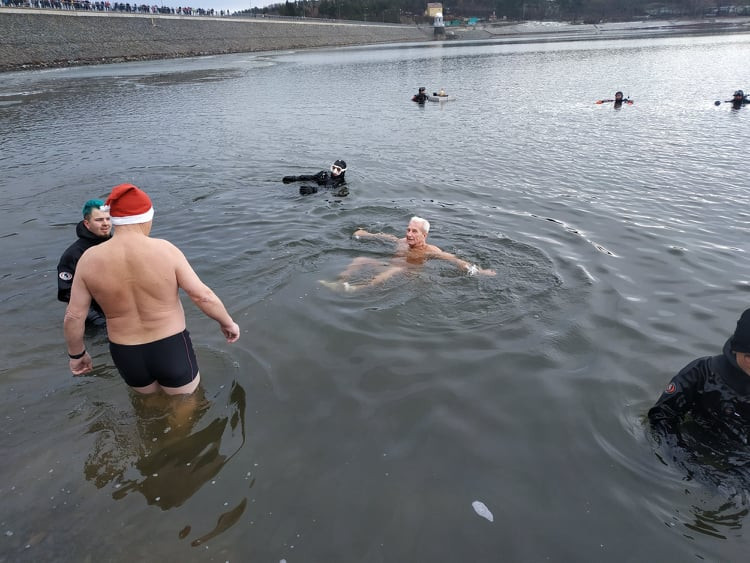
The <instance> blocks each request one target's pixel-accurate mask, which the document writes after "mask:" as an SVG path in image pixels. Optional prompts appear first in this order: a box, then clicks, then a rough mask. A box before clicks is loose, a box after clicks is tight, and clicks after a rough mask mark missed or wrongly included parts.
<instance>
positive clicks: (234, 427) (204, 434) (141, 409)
mask: <svg viewBox="0 0 750 563" xmlns="http://www.w3.org/2000/svg"><path fill="white" fill-rule="evenodd" d="M130 397H131V402H132V405H133V412H132V413H120V412H116V411H113V409H111V408H109V406H108V405H101V406H100V413H99V415H98V416H97V418H96V420H94V421H93V422H92V423H91V425H90V426H89V429H88V433H90V434H94V435H95V436H96V440H95V442H94V447H93V449H92V451H91V454H90V455H89V457H88V459H87V460H86V463H85V465H84V474H85V476H86V479H87V480H89V481H92V482H93V483H94V484H95V485H96V486H97V488H102V487H104V486H106V485H108V484H110V483H113V484H114V492H113V493H112V498H114V499H123V498H124V497H125V496H127V495H128V494H130V493H133V492H138V493H140V494H142V495H143V496H144V498H145V499H146V502H147V503H148V504H153V505H156V506H158V507H160V508H161V509H162V510H169V509H171V508H174V507H177V506H180V505H182V504H183V503H185V502H187V501H188V500H189V499H190V498H191V497H192V496H193V495H194V494H195V493H196V492H197V491H198V490H199V489H200V488H201V487H202V486H203V485H205V484H206V483H207V482H208V481H210V480H211V479H213V478H214V477H216V475H218V473H219V472H220V471H221V469H222V467H224V465H225V464H226V463H227V462H228V461H229V460H230V459H232V457H234V456H235V455H236V454H237V453H238V452H239V451H240V449H241V448H242V446H243V445H244V443H245V390H244V389H243V388H242V386H241V385H240V384H239V383H237V382H233V384H232V387H231V390H230V393H229V398H228V402H227V405H226V409H221V410H222V411H224V410H228V413H227V414H224V413H222V415H221V416H218V417H216V418H214V419H213V420H210V421H206V420H204V418H205V417H207V416H208V415H209V414H210V413H212V412H214V411H215V410H217V409H216V405H214V404H213V403H212V401H209V400H207V399H206V397H205V393H204V390H203V387H202V386H201V387H199V389H198V390H197V391H196V392H195V393H193V394H192V395H189V396H168V395H162V394H159V395H140V394H138V393H134V392H130ZM136 474H138V475H136ZM245 505H246V499H243V500H242V501H241V502H240V504H239V506H238V507H237V508H235V509H233V510H231V511H229V513H227V514H222V515H221V516H220V517H219V524H218V525H217V529H216V530H214V531H213V532H212V533H211V534H209V535H210V536H211V537H213V536H215V535H217V534H218V533H219V532H220V531H223V530H225V529H227V528H228V527H229V526H230V525H231V524H232V523H234V522H236V520H237V518H238V517H239V515H240V514H241V513H242V511H243V510H244V507H245ZM240 508H241V509H240ZM238 509H239V510H238ZM196 541H197V540H196ZM198 543H200V541H199V542H198Z"/></svg>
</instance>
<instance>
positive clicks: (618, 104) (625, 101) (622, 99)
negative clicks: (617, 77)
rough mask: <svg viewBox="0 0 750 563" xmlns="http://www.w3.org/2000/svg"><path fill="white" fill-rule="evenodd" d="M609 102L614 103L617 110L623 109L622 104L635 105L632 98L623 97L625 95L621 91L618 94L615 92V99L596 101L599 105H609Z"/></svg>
mask: <svg viewBox="0 0 750 563" xmlns="http://www.w3.org/2000/svg"><path fill="white" fill-rule="evenodd" d="M609 102H614V107H615V108H621V107H622V104H628V105H632V104H633V100H631V99H630V98H625V97H623V93H622V92H620V91H619V90H618V91H617V92H615V97H614V99H609V100H597V101H596V103H597V104H607V103H609Z"/></svg>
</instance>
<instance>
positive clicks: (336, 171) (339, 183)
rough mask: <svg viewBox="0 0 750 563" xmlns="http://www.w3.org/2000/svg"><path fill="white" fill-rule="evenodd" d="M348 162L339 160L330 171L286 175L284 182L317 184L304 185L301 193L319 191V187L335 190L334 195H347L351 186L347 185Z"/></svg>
mask: <svg viewBox="0 0 750 563" xmlns="http://www.w3.org/2000/svg"><path fill="white" fill-rule="evenodd" d="M345 175H346V162H344V161H343V160H337V161H336V162H334V163H333V164H331V169H330V171H328V170H321V171H320V172H318V173H317V174H309V175H308V174H305V175H302V176H284V177H283V178H282V180H281V181H282V182H284V183H285V184H291V183H292V182H315V183H316V184H317V186H310V185H302V186H300V188H299V193H300V194H301V195H310V194H314V193H317V191H318V189H319V187H322V188H327V189H329V190H334V192H333V195H335V196H338V197H345V196H347V195H348V194H349V188H347V187H346V178H345Z"/></svg>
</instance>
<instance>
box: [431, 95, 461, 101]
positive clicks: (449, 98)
mask: <svg viewBox="0 0 750 563" xmlns="http://www.w3.org/2000/svg"><path fill="white" fill-rule="evenodd" d="M455 99H456V98H455V96H448V95H445V96H436V95H435V94H432V95H429V94H428V95H427V100H428V101H430V102H452V101H453V100H455Z"/></svg>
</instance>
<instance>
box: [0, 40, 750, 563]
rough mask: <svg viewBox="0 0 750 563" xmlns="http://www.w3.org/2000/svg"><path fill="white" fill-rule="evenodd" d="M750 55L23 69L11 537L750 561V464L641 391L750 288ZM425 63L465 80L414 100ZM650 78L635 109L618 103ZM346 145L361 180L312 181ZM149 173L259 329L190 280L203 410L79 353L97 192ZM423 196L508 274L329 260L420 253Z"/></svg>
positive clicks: (465, 54) (465, 249) (137, 548)
mask: <svg viewBox="0 0 750 563" xmlns="http://www.w3.org/2000/svg"><path fill="white" fill-rule="evenodd" d="M749 55H750V35H734V36H732V37H705V38H669V39H663V40H632V41H631V40H628V41H600V42H590V41H577V42H571V43H555V44H554V45H553V44H545V43H535V44H532V43H528V42H527V43H525V44H522V45H521V44H516V45H500V44H480V43H473V44H471V45H460V44H451V45H450V46H448V45H439V44H435V43H434V42H433V43H430V44H426V45H423V46H420V45H410V46H401V47H399V48H387V49H380V48H369V49H342V50H331V51H327V50H316V51H310V52H286V53H271V54H264V55H263V56H262V57H260V56H257V57H256V56H253V55H247V54H245V55H230V56H226V57H213V58H197V59H184V60H179V61H158V62H147V63H128V64H122V65H103V66H101V67H86V68H81V69H56V70H54V71H49V72H48V71H39V72H33V73H10V74H8V75H4V76H3V79H4V80H3V82H2V83H0V125H2V127H3V135H4V136H3V140H2V150H0V165H2V170H3V174H2V177H1V178H0V211H2V212H3V223H2V224H0V229H2V231H1V232H0V250H1V251H2V255H3V257H4V260H3V264H4V267H5V270H4V271H3V272H2V274H0V278H1V279H2V280H3V293H2V296H0V308H1V309H2V310H1V311H0V313H2V318H3V319H4V320H5V321H6V323H7V324H8V326H11V327H16V328H17V329H14V330H8V331H6V334H5V340H4V345H5V347H6V350H7V353H6V354H5V356H4V359H5V360H6V361H5V363H4V364H3V366H2V368H0V370H1V371H0V404H2V410H3V413H4V414H5V413H7V414H5V418H4V427H3V430H4V434H3V439H4V442H3V444H2V445H3V446H6V444H7V449H8V453H9V455H8V458H9V459H11V460H12V462H11V463H7V464H4V465H3V466H2V467H0V474H1V475H2V478H1V479H0V503H2V506H3V510H4V513H6V514H8V517H7V518H5V519H4V523H5V525H6V526H7V531H8V532H12V534H13V535H6V536H5V537H4V541H5V542H6V544H5V545H6V546H7V549H6V551H7V552H8V553H10V554H11V557H12V558H14V560H23V558H24V557H27V559H28V560H34V559H35V560H48V559H54V554H56V553H61V552H62V550H61V547H60V546H63V545H64V546H65V549H66V550H67V549H68V546H73V547H74V548H75V549H76V550H77V551H75V555H74V556H72V557H75V556H77V555H78V554H79V553H80V554H81V557H80V558H79V559H78V560H86V559H88V560H92V561H94V560H96V561H98V560H107V559H112V558H115V557H116V555H113V553H118V552H119V551H118V550H122V551H124V550H128V553H132V558H133V559H139V560H153V559H161V560H194V559H195V558H196V554H197V553H198V552H199V551H200V552H201V553H203V552H204V550H206V553H208V554H209V555H208V558H209V559H214V560H217V561H227V560H230V561H245V560H258V561H279V560H281V559H285V558H286V559H288V560H289V561H295V560H306V561H342V560H346V561H362V562H366V563H369V562H372V563H380V562H382V561H407V560H408V561H414V560H419V561H463V560H477V561H492V560H496V559H497V558H498V554H502V556H503V557H504V558H506V559H508V560H510V561H560V562H565V563H567V562H568V561H571V562H572V561H575V562H578V561H585V562H588V561H592V562H593V561H619V560H623V559H624V558H627V560H629V561H689V560H693V559H696V558H697V559H704V560H709V561H742V560H744V559H745V558H746V553H747V551H748V548H750V545H748V544H750V539H746V536H747V522H748V515H747V514H746V513H745V512H744V510H745V508H747V499H746V498H744V497H743V495H744V494H745V493H744V492H743V491H744V490H746V489H747V479H746V478H745V473H744V471H745V469H744V462H745V460H744V457H742V456H739V457H738V458H737V459H732V458H731V456H730V457H729V458H721V457H720V456H719V457H716V456H714V453H713V452H711V451H710V450H706V451H703V452H702V453H700V452H701V451H700V450H698V453H695V454H694V455H693V457H690V456H687V457H683V458H679V455H680V454H678V453H676V452H671V453H670V452H665V451H662V450H656V451H657V453H658V454H659V455H662V456H663V457H662V459H663V461H664V462H665V463H661V462H660V461H659V459H658V458H657V457H656V456H655V455H654V451H655V449H656V448H655V447H654V446H653V444H651V443H650V442H649V440H648V435H647V432H646V431H645V430H644V426H643V424H642V423H641V422H640V417H641V416H642V415H643V414H645V412H646V411H647V409H648V408H649V407H650V406H651V405H652V404H653V402H654V401H655V400H656V398H657V397H658V395H659V392H660V390H661V388H662V385H663V382H664V381H665V380H666V379H668V378H669V377H670V376H671V375H672V374H673V373H674V372H675V371H676V370H677V369H679V368H680V367H681V366H683V365H684V364H685V362H686V361H687V360H688V359H691V358H694V357H697V356H700V355H702V354H704V353H705V354H709V353H713V352H714V350H713V347H712V343H714V342H716V341H717V338H719V337H720V336H722V335H723V331H724V330H725V328H726V326H728V323H730V322H734V321H735V320H736V316H737V313H738V311H740V310H742V309H744V308H745V307H746V306H747V300H748V292H749V290H750V283H749V282H748V270H747V260H746V259H745V258H746V256H745V255H746V251H747V241H748V225H749V224H750V214H749V213H748V212H747V211H746V210H747V209H748V203H750V196H749V195H748V190H747V189H746V186H745V183H746V178H747V177H748V176H750V159H747V158H744V156H743V155H742V153H741V151H740V152H738V151H737V150H735V149H734V148H733V147H736V146H742V142H743V140H744V139H746V138H747V136H748V133H747V123H746V121H747V120H748V119H750V111H747V110H746V109H742V110H739V111H732V110H731V108H730V107H728V106H726V105H725V104H722V105H721V106H720V107H716V106H714V105H713V101H714V100H716V99H717V98H723V96H724V95H726V93H727V92H731V91H734V90H735V89H737V88H741V87H744V89H746V90H747V89H748V87H747V85H743V84H742V83H741V82H742V81H743V80H746V79H747V72H746V69H747V59H748V56H749ZM717 61H721V64H716V63H717ZM613 69H616V72H613ZM614 82H616V84H615V83H614ZM422 84H424V85H425V86H427V87H428V88H430V89H433V88H434V89H437V88H440V87H441V86H444V87H446V89H447V90H448V91H450V92H451V93H455V95H456V100H455V101H453V102H451V103H450V104H443V105H442V106H439V105H438V104H430V105H428V106H427V107H422V108H419V107H415V106H416V105H415V104H413V103H412V102H411V101H410V99H409V98H410V97H411V95H412V94H413V92H414V88H415V87H416V86H418V85H422ZM617 89H623V90H625V91H627V93H628V94H629V95H632V96H633V97H634V98H635V99H636V103H635V104H634V105H632V106H628V107H627V108H625V107H623V108H622V109H621V111H611V110H610V109H609V108H607V107H602V106H601V105H597V104H595V103H594V101H595V100H596V99H599V98H602V97H603V96H609V95H611V94H610V93H611V92H613V91H615V90H617ZM675 92H679V95H672V94H673V93H675ZM728 140H731V142H729V143H728ZM335 158H344V159H345V160H346V161H347V163H348V165H349V171H348V172H347V180H348V182H349V184H350V194H349V196H348V197H347V198H345V201H338V202H334V201H332V199H331V198H327V197H325V194H317V195H316V196H311V197H304V198H303V197H301V196H299V194H298V193H297V192H296V191H294V190H288V189H286V188H285V186H284V185H283V184H282V182H281V178H282V176H283V175H285V174H290V173H295V171H306V170H310V169H318V167H319V166H320V163H321V162H330V161H331V160H332V159H335ZM123 181H130V182H133V183H135V184H136V185H139V186H141V187H143V188H144V189H146V191H148V192H149V194H150V195H152V199H153V201H154V207H155V209H156V213H157V215H156V220H155V223H154V232H153V235H154V236H157V237H164V238H168V239H169V240H171V241H172V242H174V243H175V244H177V246H178V247H179V248H180V249H181V250H183V252H184V253H185V255H186V256H187V257H188V258H189V260H190V262H191V263H192V264H193V266H194V267H195V269H196V272H198V274H199V275H200V276H201V278H202V279H204V281H206V282H207V283H208V284H209V285H210V286H211V287H212V288H214V289H215V290H216V292H217V294H219V295H220V296H221V298H222V300H224V302H225V303H226V304H227V307H228V309H229V310H230V311H231V312H232V314H233V316H236V320H237V322H238V323H239V324H240V326H241V328H242V330H243V335H244V336H243V338H242V339H240V341H239V342H238V343H236V344H235V345H233V346H231V347H228V346H226V344H225V342H224V341H223V340H222V338H221V335H220V333H219V331H217V330H216V327H215V325H214V323H212V322H211V321H207V320H206V319H205V317H203V316H202V315H201V314H200V313H199V312H198V311H197V310H196V309H195V307H193V306H192V304H190V303H189V302H187V300H186V303H185V305H186V307H185V309H186V312H187V315H188V325H189V326H190V328H191V334H195V341H196V342H200V343H202V344H203V347H199V349H198V350H197V352H198V354H199V355H200V358H199V359H200V362H201V366H202V368H205V374H204V373H203V369H202V375H205V378H204V385H205V388H206V390H207V391H206V393H207V395H208V397H209V398H208V400H204V399H201V401H198V403H197V404H196V405H194V406H192V407H191V408H190V409H186V411H187V412H189V413H190V414H188V415H187V416H185V411H180V410H179V409H176V410H160V409H159V405H156V404H148V403H147V402H143V403H138V404H136V403H133V404H130V403H129V402H126V403H125V404H124V405H119V404H115V405H113V403H114V402H115V401H116V400H117V399H115V397H118V396H119V397H121V398H122V400H125V391H124V389H122V382H121V381H120V380H119V378H118V377H117V376H116V370H115V369H114V368H113V367H112V366H111V363H110V360H109V355H108V350H107V348H106V342H105V341H104V339H100V338H96V337H93V338H92V337H88V338H87V346H89V347H90V349H91V350H92V353H93V354H95V355H96V358H95V359H96V363H97V365H98V366H100V368H98V371H97V372H96V373H95V374H92V375H91V377H87V378H71V377H70V375H69V374H68V373H67V371H66V366H67V362H66V359H65V355H64V353H61V342H62V338H61V334H60V321H61V317H62V307H61V306H60V304H59V303H57V302H55V298H54V288H55V284H54V279H55V275H56V274H55V272H56V270H55V266H56V263H57V260H58V259H59V256H60V253H61V252H62V251H63V250H64V248H65V246H67V245H68V244H69V243H70V242H71V241H70V240H69V239H70V238H71V237H72V233H73V228H74V226H75V217H76V216H77V215H78V214H79V213H80V203H76V202H82V201H85V200H86V199H89V198H90V197H92V196H103V195H106V192H107V191H108V189H109V188H111V186H113V185H116V184H118V183H120V182H123ZM318 196H320V197H318ZM415 214H416V215H420V216H423V217H425V218H427V219H429V220H430V221H431V223H432V225H433V229H432V230H431V234H430V241H431V242H432V243H434V244H436V245H437V246H439V247H440V248H443V249H444V250H446V251H448V252H451V253H453V254H456V255H457V256H460V257H461V258H463V259H466V260H469V261H471V262H473V263H478V264H480V265H482V266H483V267H485V268H492V269H494V270H496V271H497V272H498V275H497V276H496V277H493V278H479V277H469V276H465V275H462V274H461V273H460V272H457V271H456V270H455V268H452V267H449V265H446V264H441V263H438V262H435V261H433V262H431V263H428V264H426V265H425V267H424V268H423V269H421V270H420V271H419V272H418V274H417V275H415V276H408V277H407V276H404V277H403V278H401V279H394V280H393V282H392V283H391V284H387V285H386V286H385V287H383V288H382V290H377V291H363V292H361V293H357V292H355V293H354V294H351V295H349V294H347V295H341V294H337V293H334V292H331V291H327V290H325V288H322V287H320V286H319V284H318V283H317V280H319V279H333V278H334V277H335V276H336V275H337V274H338V273H339V272H340V271H341V270H342V269H343V268H345V267H346V265H347V264H348V263H349V262H350V261H351V260H352V259H353V258H354V257H356V256H361V255H369V256H372V257H377V258H382V257H388V256H390V251H391V249H390V248H382V247H379V246H377V245H367V244H363V243H361V242H359V241H356V240H353V239H352V237H351V233H352V232H353V231H354V230H355V229H357V228H358V227H360V226H361V227H364V228H367V229H368V230H370V231H385V232H396V233H397V234H399V235H400V234H401V232H400V228H399V225H405V223H406V222H407V221H408V219H409V218H410V217H411V216H412V215H415ZM390 229H395V231H391V230H390ZM29 327H32V328H33V331H30V330H27V329H28V328H29ZM211 350H217V351H220V353H219V354H218V355H219V356H221V357H220V358H217V361H215V362H213V364H214V366H213V368H212V367H211V363H212V362H211V361H210V359H209V358H208V357H207V356H209V355H210V354H211ZM225 357H226V358H227V359H228V360H229V361H228V362H226V361H224V359H225ZM229 365H232V366H235V367H233V368H230V367H229ZM232 381H241V382H242V387H240V386H239V385H238V384H235V385H231V382H232ZM230 386H231V388H232V390H231V395H232V396H233V398H231V397H230V398H228V397H227V396H226V395H225V394H224V393H229V392H230ZM217 388H221V389H224V390H225V391H220V392H219V395H217V396H212V391H211V390H215V389H217ZM245 390H247V396H245ZM218 397H220V398H218ZM245 401H247V407H246V406H245ZM92 402H93V403H94V404H95V407H94V408H93V412H94V415H93V418H90V417H88V416H87V413H89V412H91V410H92V409H90V408H88V407H89V406H90V405H91V404H92ZM162 407H165V405H162ZM245 416H247V417H249V418H250V420H251V426H252V428H253V432H252V434H249V435H248V436H247V440H248V445H246V446H243V443H244V439H245V432H244V422H243V420H244V418H245ZM83 433H87V436H86V437H87V438H88V440H82V439H81V435H82V434H83ZM90 442H93V443H90ZM731 451H735V452H736V449H735V450H731ZM670 456H678V457H677V459H678V460H679V459H682V462H683V465H682V466H680V465H678V464H677V463H676V462H675V461H674V460H673V459H672V457H670ZM743 456H744V454H743ZM71 457H72V458H74V463H71V464H67V465H66V464H65V463H64V460H67V459H70V458H71ZM81 467H84V471H83V472H82V471H81ZM256 478H257V484H256V482H255V481H254V479H256ZM248 485H250V488H249V489H248ZM94 486H96V487H99V490H98V491H95V493H99V494H91V491H92V489H93V488H94ZM61 491H65V492H64V493H61ZM476 499H481V500H482V502H484V503H486V506H487V507H488V508H489V509H491V510H492V514H493V518H494V521H493V522H489V521H486V520H483V519H481V518H477V516H476V514H475V513H474V512H473V511H472V510H471V508H470V507H471V502H472V501H474V500H476ZM40 501H41V504H42V505H43V506H44V508H45V509H46V508H48V510H39V511H38V512H37V513H34V511H29V510H28V507H29V506H30V505H36V504H37V503H39V502H40ZM45 501H46V504H45ZM217 503H218V505H217ZM167 512H168V517H167V518H165V516H167ZM61 523H63V524H64V525H60V524H61ZM665 523H666V524H667V525H666V526H665V525H664V524H665ZM162 526H166V527H167V528H168V529H167V530H166V532H167V533H166V534H162V535H161V538H162V540H163V541H161V542H159V543H157V542H154V541H153V538H152V533H153V532H152V531H153V530H154V529H160V527H162ZM171 526H174V529H171V528H170V527H171ZM691 527H692V528H691ZM123 528H125V529H126V530H127V532H128V533H127V534H123V532H122V530H123ZM622 530H629V533H628V534H623V533H622ZM698 530H702V531H700V532H699V531H698ZM709 532H710V533H709ZM92 536H95V537H97V538H98V539H99V541H98V542H97V544H95V545H94V544H92V542H91V537H92ZM688 536H689V538H690V539H689V540H688V539H686V538H687V537H688ZM633 537H637V538H639V539H640V540H641V541H640V542H633V541H632V538H633ZM209 540H210V541H209ZM637 544H638V545H637ZM27 545H29V546H31V547H29V548H28V551H26V549H27V548H26V546H27ZM195 545H197V546H200V549H193V547H192V546H195ZM209 548H210V551H208V550H209ZM292 549H294V552H292ZM71 552H73V550H71ZM623 554H626V555H623ZM293 556H294V557H293Z"/></svg>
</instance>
